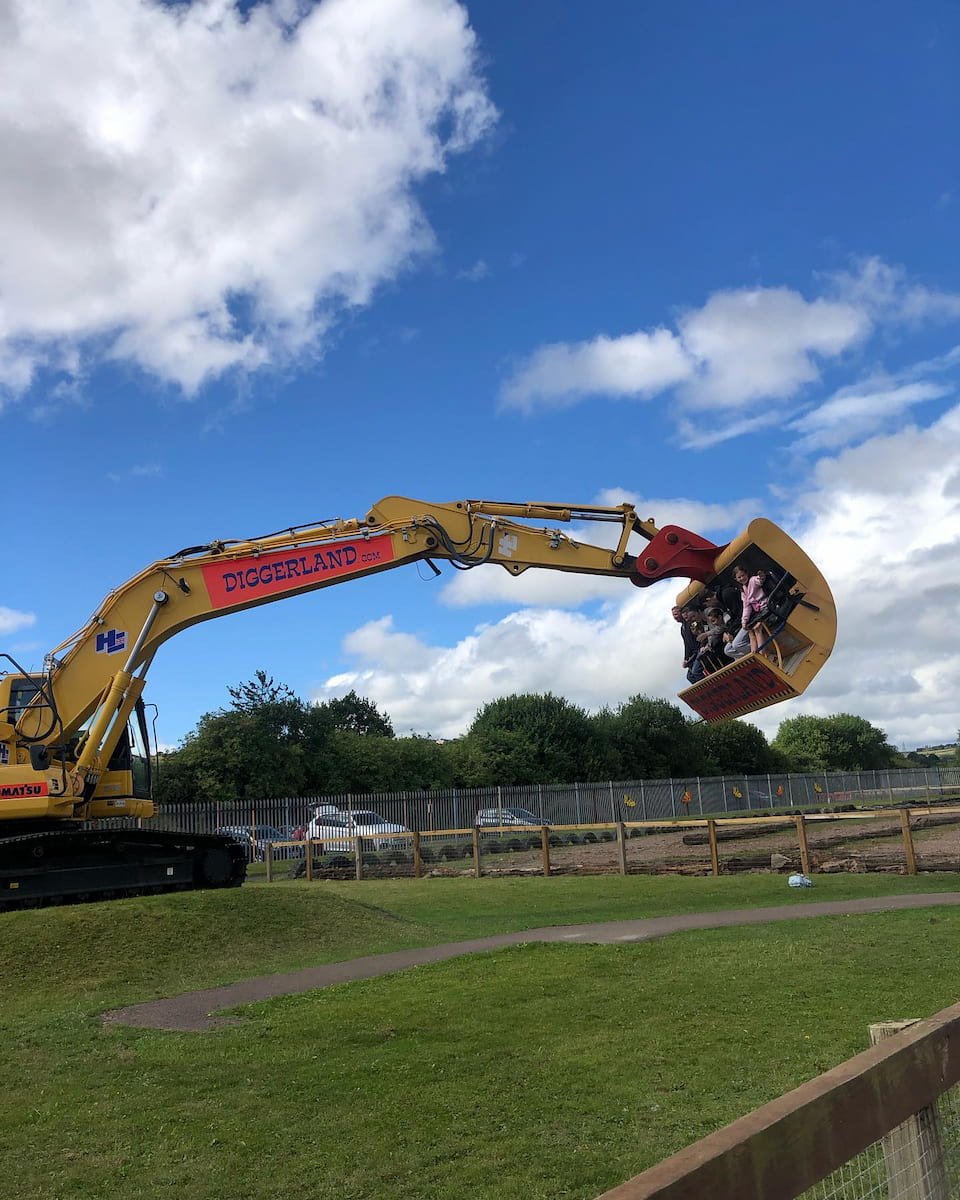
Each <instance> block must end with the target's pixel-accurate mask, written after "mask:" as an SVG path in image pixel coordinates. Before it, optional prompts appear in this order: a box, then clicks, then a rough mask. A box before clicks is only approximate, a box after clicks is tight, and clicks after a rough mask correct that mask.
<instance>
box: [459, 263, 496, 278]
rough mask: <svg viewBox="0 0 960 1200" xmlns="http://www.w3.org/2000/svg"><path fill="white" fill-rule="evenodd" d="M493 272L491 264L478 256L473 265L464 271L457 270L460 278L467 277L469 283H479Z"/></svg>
mask: <svg viewBox="0 0 960 1200" xmlns="http://www.w3.org/2000/svg"><path fill="white" fill-rule="evenodd" d="M490 274H491V271H490V266H489V264H488V263H487V261H486V260H485V259H483V258H478V259H477V261H476V262H475V263H474V264H473V266H471V267H467V268H466V269H465V270H463V271H458V272H457V278H458V279H465V280H466V281H467V283H479V282H480V280H481V279H486V278H487V277H488V276H489V275H490Z"/></svg>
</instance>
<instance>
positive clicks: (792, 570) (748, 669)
mask: <svg viewBox="0 0 960 1200" xmlns="http://www.w3.org/2000/svg"><path fill="white" fill-rule="evenodd" d="M737 566H740V567H743V568H744V569H745V570H746V572H747V573H748V574H749V575H755V574H756V572H757V571H761V570H763V571H766V572H767V586H766V591H767V595H768V598H769V603H768V606H767V613H766V616H765V617H764V619H763V620H762V621H760V622H758V623H757V624H756V630H757V640H758V645H757V651H756V653H751V654H748V655H746V657H744V658H739V659H736V660H734V661H731V662H730V663H729V664H727V665H726V666H721V667H720V668H719V669H718V670H715V671H713V672H712V673H710V674H708V675H706V676H705V677H704V678H703V679H701V680H700V681H699V682H697V683H695V684H693V685H692V686H691V687H688V688H686V689H685V690H684V691H682V692H680V693H679V698H680V699H681V700H683V701H684V703H685V704H688V705H689V706H690V707H691V708H692V709H693V710H694V711H695V712H696V713H698V714H699V715H700V716H701V717H702V718H703V719H704V720H705V721H724V720H727V719H728V718H730V717H744V716H747V715H748V714H750V713H752V712H757V711H758V710H759V709H761V708H766V707H767V706H768V705H770V704H778V703H779V702H780V701H781V700H791V699H793V697H795V696H800V695H802V694H803V692H805V691H806V689H807V688H808V687H809V686H810V684H811V683H812V682H813V680H814V678H815V677H816V674H817V672H818V671H819V670H820V668H821V667H822V666H823V664H824V663H825V662H826V661H827V659H828V658H829V657H830V652H831V651H832V650H833V644H834V641H835V640H836V636H837V610H836V606H835V605H834V602H833V596H832V595H831V594H830V588H829V587H828V586H827V582H826V580H825V579H824V578H823V576H822V575H821V574H820V572H819V570H818V569H817V568H816V567H815V566H814V564H813V563H812V562H811V561H810V559H809V558H808V557H807V555H806V554H805V553H804V551H803V550H801V549H800V547H799V546H798V545H797V544H796V542H794V541H793V540H792V539H791V538H790V537H788V536H787V534H785V533H784V532H783V530H782V529H779V528H778V527H777V526H776V525H774V524H773V522H772V521H767V520H764V519H763V518H758V519H757V520H755V521H751V522H750V525H749V526H748V527H747V529H746V531H745V532H744V533H742V534H740V536H739V537H737V538H735V539H734V540H733V541H732V542H731V543H730V544H729V545H728V546H725V547H724V548H723V550H722V551H721V552H720V554H719V555H718V556H717V559H716V563H715V571H716V573H715V575H714V576H713V577H712V578H711V579H710V580H709V581H708V582H707V583H706V584H704V583H701V582H698V581H694V582H693V583H691V584H690V585H689V586H688V587H686V588H685V589H684V590H683V591H682V592H681V593H680V595H679V596H678V597H677V604H678V605H680V606H681V607H682V606H683V605H684V604H688V603H689V602H690V601H692V600H696V599H697V598H698V597H702V593H703V592H704V591H709V590H711V589H723V588H724V587H734V588H735V587H736V586H737V585H736V584H735V583H734V581H733V571H734V568H735V567H737Z"/></svg>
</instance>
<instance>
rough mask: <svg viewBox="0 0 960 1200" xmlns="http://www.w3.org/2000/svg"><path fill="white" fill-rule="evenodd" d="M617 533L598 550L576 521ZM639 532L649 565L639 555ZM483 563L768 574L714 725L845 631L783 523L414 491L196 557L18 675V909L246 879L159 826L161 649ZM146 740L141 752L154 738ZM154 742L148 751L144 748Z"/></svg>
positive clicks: (642, 574) (0, 697)
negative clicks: (758, 619) (394, 582)
mask: <svg viewBox="0 0 960 1200" xmlns="http://www.w3.org/2000/svg"><path fill="white" fill-rule="evenodd" d="M571 522H575V523H576V524H577V525H578V526H579V525H581V524H586V523H590V522H596V523H603V524H607V525H609V526H611V527H612V529H611V533H610V534H609V535H608V536H607V537H605V538H603V539H602V540H603V541H605V542H606V543H607V544H606V545H593V544H590V543H588V542H585V541H581V540H580V538H579V537H574V536H571V535H570V534H568V533H564V532H561V531H560V529H559V528H558V527H557V526H558V525H563V524H567V525H569V524H570V523H571ZM634 535H639V537H640V538H641V539H643V541H644V542H645V543H646V545H645V547H644V548H642V549H641V553H640V554H639V555H636V554H633V553H631V551H630V549H629V548H628V546H629V545H633V544H635V543H633V542H632V541H631V539H632V538H633V536H634ZM443 560H446V561H448V562H450V563H451V564H452V565H453V566H454V567H456V568H458V569H461V570H466V569H470V568H473V567H476V566H480V565H482V564H484V563H497V564H499V565H500V566H502V567H504V568H505V569H506V570H507V571H508V572H509V573H510V574H511V575H520V574H522V573H523V572H524V571H526V570H528V569H529V568H530V567H541V568H546V569H548V570H555V571H570V572H573V573H576V574H586V575H603V576H614V577H618V578H622V579H623V580H625V581H627V582H629V583H632V584H634V585H636V586H638V587H647V586H649V585H650V584H652V583H656V582H658V581H660V580H663V579H669V578H682V579H686V580H689V581H690V583H689V584H688V586H687V587H686V588H685V589H684V591H683V592H681V594H680V596H679V597H678V598H677V600H678V603H686V602H688V601H689V600H691V599H693V598H694V597H695V596H696V595H697V594H698V593H699V592H701V591H703V590H704V589H705V588H706V587H717V586H720V585H722V584H724V583H725V582H729V579H730V577H731V576H732V572H733V569H734V567H735V566H741V567H744V568H745V569H747V570H748V571H750V572H751V573H753V572H755V571H757V570H765V571H766V572H767V576H768V579H769V580H772V581H773V582H772V586H771V587H770V604H769V607H768V611H767V613H766V615H765V618H764V623H763V625H762V628H761V631H760V634H759V637H758V640H757V649H756V652H754V653H749V654H748V655H746V656H745V657H743V658H740V659H738V660H736V661H733V662H730V664H729V665H727V666H724V667H723V668H722V669H720V670H716V671H714V673H712V674H711V675H709V676H706V677H705V678H704V679H702V680H700V681H699V682H697V683H695V684H693V685H692V686H691V687H689V688H687V689H686V690H685V691H683V692H681V693H680V696H681V698H682V699H683V700H684V701H685V702H686V703H687V704H689V705H690V706H691V707H692V708H693V709H694V711H696V712H697V713H698V714H699V715H700V716H701V717H702V718H703V719H704V720H707V721H718V720H723V719H726V718H728V717H732V716H743V715H746V714H748V713H751V712H755V711H756V710H758V709H760V708H763V707H765V706H766V705H769V704H775V703H777V702H779V701H781V700H786V699H789V698H790V697H793V696H798V695H800V694H801V693H802V692H803V691H804V690H805V689H806V688H807V686H808V685H809V684H810V682H811V681H812V680H813V678H814V676H815V675H816V674H817V672H818V671H819V670H820V668H821V667H822V666H823V664H824V662H825V661H826V659H827V657H828V656H829V654H830V651H831V650H832V648H833V643H834V639H835V636H836V610H835V607H834V603H833V599H832V597H831V595H830V590H829V588H828V586H827V584H826V582H825V581H824V579H823V577H822V575H821V574H820V572H819V571H818V570H817V568H816V567H815V566H814V565H813V563H812V562H811V561H810V559H809V558H808V557H807V555H806V554H805V553H804V552H803V551H802V550H801V549H800V547H799V546H797V544H796V543H795V542H793V541H792V540H791V539H790V538H789V537H788V536H787V535H786V534H785V533H784V532H783V531H782V530H780V529H778V528H777V526H775V525H774V524H772V523H771V522H769V521H766V520H756V521H753V522H751V524H750V526H749V527H748V529H747V530H746V531H745V532H744V533H742V534H741V535H740V536H739V537H738V538H736V539H735V540H734V541H733V542H731V543H729V544H728V545H726V546H716V545H714V544H713V543H712V542H709V541H707V540H706V539H704V538H702V537H699V536H698V535H697V534H694V533H690V532H689V531H687V530H684V529H681V528H680V527H679V526H673V525H668V526H664V527H663V528H658V527H657V525H655V524H654V522H653V521H652V520H642V519H641V518H639V517H638V516H637V513H636V511H635V510H634V508H633V507H632V506H631V505H629V504H622V505H619V506H617V507H610V508H605V507H597V506H592V505H579V506H578V505H566V504H526V503H497V502H491V501H486V500H463V501H457V502H454V503H449V504H444V503H441V504H431V503H425V502H423V501H420V500H411V499H408V498H406V497H402V496H388V497H386V498H385V499H383V500H381V501H379V503H377V504H376V505H374V507H373V508H372V509H371V510H370V511H369V513H367V515H366V516H365V517H363V518H357V519H350V520H335V521H329V522H324V523H320V524H310V525H303V526H297V527H293V528H290V529H286V530H281V531H278V532H276V533H272V534H268V535H265V536H262V537H258V538H254V539H249V540H238V541H226V542H219V541H218V542H211V543H209V544H207V545H203V546H190V547H187V548H186V549H184V550H180V551H178V552H177V553H176V554H173V555H171V556H170V557H169V558H164V559H160V560H159V561H157V562H155V563H152V564H151V565H150V566H149V567H147V568H146V569H145V570H143V571H141V572H140V574H139V575H136V576H135V577H134V578H133V579H130V580H129V581H128V582H127V583H125V584H123V585H122V586H121V587H119V588H117V589H116V590H115V591H112V592H111V593H110V594H109V595H108V596H107V597H106V599H105V600H104V601H103V603H102V604H101V606H100V608H99V609H98V610H97V612H96V613H94V615H93V616H92V617H91V619H90V620H89V621H88V622H87V624H86V625H85V626H84V627H83V628H82V629H81V630H80V631H79V632H78V633H76V634H74V635H73V637H71V638H68V639H67V640H66V641H65V642H63V643H62V644H61V645H59V646H57V647H56V648H55V649H54V650H53V651H52V652H51V653H50V654H48V655H47V656H46V659H45V661H44V669H43V671H42V672H40V673H30V672H27V671H24V670H23V669H22V668H21V667H20V666H19V664H17V663H16V662H15V661H14V660H13V659H12V658H11V657H10V656H9V655H6V654H3V655H0V658H2V659H4V660H6V661H7V662H9V663H10V666H11V667H12V668H13V669H12V670H10V671H7V672H6V673H4V674H2V675H0V909H2V908H9V907H22V906H37V905H41V904H49V903H60V902H65V901H71V900H78V899H90V898H108V897H112V896H116V895H130V894H140V893H143V892H152V891H163V890H172V889H188V888H194V887H230V886H236V885H238V884H240V883H242V882H243V879H244V873H245V869H246V856H245V851H244V850H243V848H242V847H240V846H237V845H235V844H233V843H231V842H230V841H229V840H228V839H225V838H222V837H217V836H214V835H194V834H185V833H184V834H180V833H174V832H169V831H162V830H152V829H151V828H150V827H149V824H148V825H146V826H144V825H143V822H142V821H140V820H137V821H133V820H127V821H116V820H114V821H109V820H107V818H149V817H151V816H153V814H154V804H153V801H152V799H151V790H152V789H151V780H150V769H149V768H150V753H149V738H148V730H147V722H146V719H145V715H144V704H143V700H142V693H143V689H144V685H145V682H146V675H147V671H148V670H149V667H150V664H151V663H152V662H153V658H154V655H155V654H156V652H157V650H158V649H159V647H160V645H161V643H163V642H165V641H166V640H167V639H168V638H170V637H172V636H173V635H174V634H175V633H178V632H179V631H180V630H181V629H186V628H187V627H188V626H191V625H195V624H197V623H198V622H200V621H208V620H211V619H212V618H214V617H219V616H224V615H225V614H228V613H233V612H238V611H240V610H241V609H245V608H253V607H255V606H256V605H260V604H270V603H272V602H273V601H275V600H281V599H284V598H286V597H288V596H296V595H299V594H301V593H303V592H309V591H313V590H315V589H317V588H322V587H330V586H332V585H333V584H337V583H342V582H345V581H346V580H349V579H358V578H360V577H362V576H364V575H374V574H377V573H379V572H382V571H389V570H392V569H393V568H394V567H399V566H401V565H403V564H405V563H412V562H417V561H426V562H427V563H428V564H429V565H431V566H432V567H433V569H434V570H435V571H437V573H439V568H438V567H436V566H435V562H436V561H443ZM138 739H139V743H138ZM138 744H139V748H140V750H141V751H142V754H139V755H138V754H136V753H135V752H134V749H135V747H136V746H137V745H138Z"/></svg>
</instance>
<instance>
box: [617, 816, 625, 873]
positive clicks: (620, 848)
mask: <svg viewBox="0 0 960 1200" xmlns="http://www.w3.org/2000/svg"><path fill="white" fill-rule="evenodd" d="M617 852H618V855H619V858H620V874H621V875H626V873H627V830H626V826H625V825H624V823H623V822H622V821H618V822H617Z"/></svg>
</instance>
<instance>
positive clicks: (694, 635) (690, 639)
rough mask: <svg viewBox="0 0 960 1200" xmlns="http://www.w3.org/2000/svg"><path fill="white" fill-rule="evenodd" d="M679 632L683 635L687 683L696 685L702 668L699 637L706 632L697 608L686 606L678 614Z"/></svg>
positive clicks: (700, 676) (701, 674)
mask: <svg viewBox="0 0 960 1200" xmlns="http://www.w3.org/2000/svg"><path fill="white" fill-rule="evenodd" d="M680 620H681V624H680V632H681V634H682V635H683V665H684V666H685V667H686V668H687V682H688V683H698V682H699V681H700V680H701V679H702V678H703V666H702V664H701V662H700V659H699V657H698V656H699V653H700V635H701V634H702V633H705V632H706V625H705V624H704V620H703V614H702V613H701V612H700V610H699V609H698V608H694V607H692V606H690V605H688V606H687V607H686V608H684V609H682V610H681V612H680Z"/></svg>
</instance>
